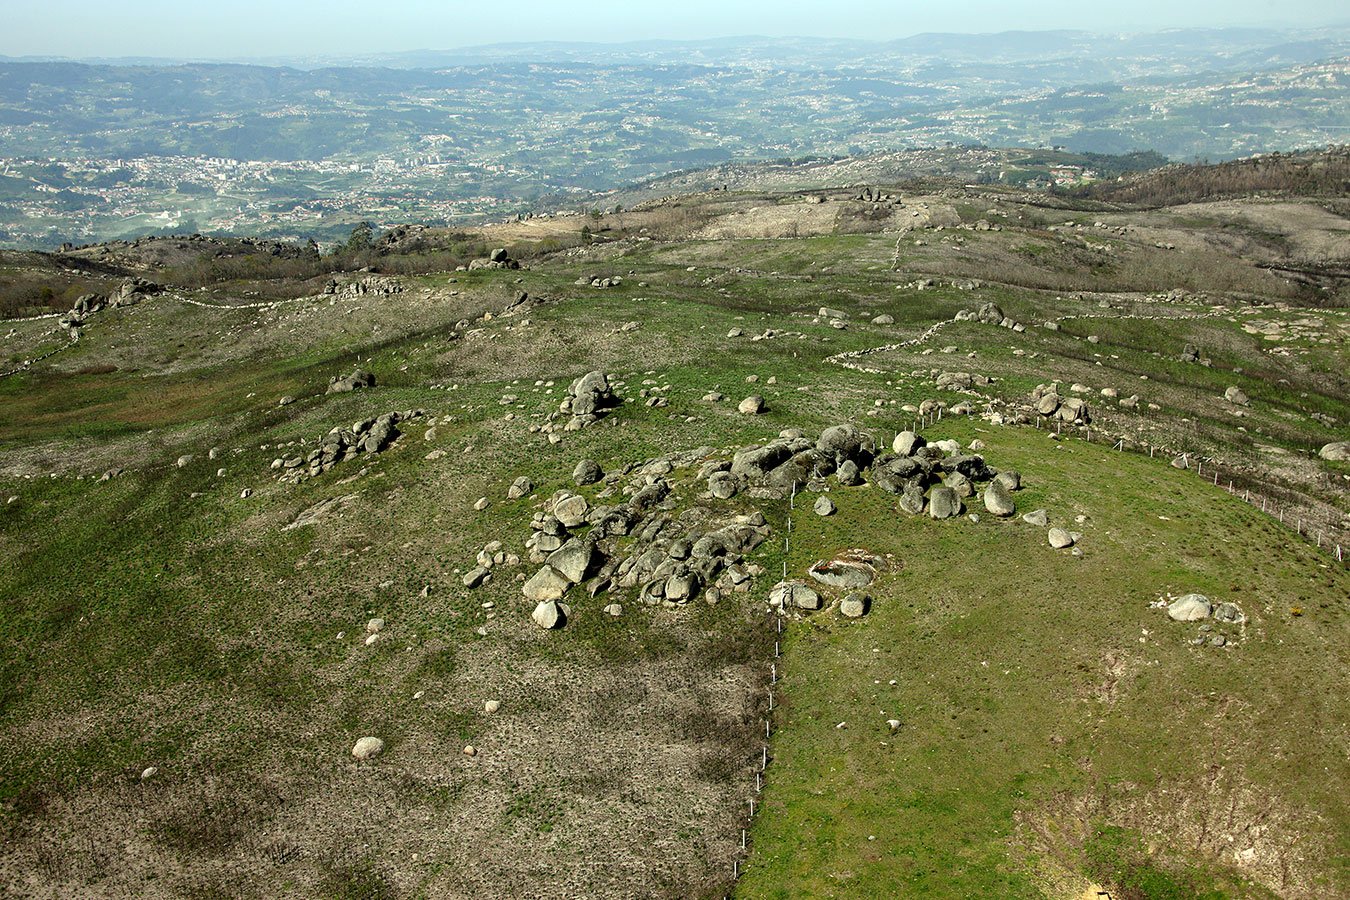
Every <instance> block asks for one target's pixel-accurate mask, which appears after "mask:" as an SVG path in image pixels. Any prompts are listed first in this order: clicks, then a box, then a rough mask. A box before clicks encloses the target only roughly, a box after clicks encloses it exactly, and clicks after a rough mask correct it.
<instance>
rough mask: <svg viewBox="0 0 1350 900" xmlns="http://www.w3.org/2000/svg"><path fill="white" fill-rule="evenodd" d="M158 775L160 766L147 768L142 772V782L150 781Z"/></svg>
mask: <svg viewBox="0 0 1350 900" xmlns="http://www.w3.org/2000/svg"><path fill="white" fill-rule="evenodd" d="M158 774H159V767H158V766H147V767H146V768H145V769H143V770H141V781H146V780H148V779H151V778H154V777H155V776H156V775H158Z"/></svg>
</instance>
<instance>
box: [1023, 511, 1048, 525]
mask: <svg viewBox="0 0 1350 900" xmlns="http://www.w3.org/2000/svg"><path fill="white" fill-rule="evenodd" d="M1022 521H1023V522H1026V523H1027V524H1028V525H1035V526H1036V527H1037V528H1044V527H1045V526H1047V525H1049V524H1050V517H1049V516H1047V515H1046V514H1045V510H1043V509H1037V510H1032V511H1031V512H1029V513H1027V514H1026V515H1024V516H1023V517H1022Z"/></svg>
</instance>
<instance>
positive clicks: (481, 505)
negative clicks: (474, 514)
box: [473, 497, 490, 512]
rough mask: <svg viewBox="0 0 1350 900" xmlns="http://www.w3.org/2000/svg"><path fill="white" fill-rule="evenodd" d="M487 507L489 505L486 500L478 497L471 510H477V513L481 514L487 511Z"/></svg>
mask: <svg viewBox="0 0 1350 900" xmlns="http://www.w3.org/2000/svg"><path fill="white" fill-rule="evenodd" d="M489 505H490V504H489V502H488V498H486V497H479V498H478V500H477V502H476V503H474V505H473V508H474V509H476V510H478V511H479V512H482V511H483V510H485V509H487V508H488V506H489Z"/></svg>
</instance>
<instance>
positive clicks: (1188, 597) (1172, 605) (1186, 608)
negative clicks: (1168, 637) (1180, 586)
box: [1154, 594, 1247, 647]
mask: <svg viewBox="0 0 1350 900" xmlns="http://www.w3.org/2000/svg"><path fill="white" fill-rule="evenodd" d="M1154 605H1155V606H1163V607H1166V609H1167V617H1168V618H1169V619H1171V620H1172V621H1174V622H1201V623H1203V624H1201V625H1200V631H1199V633H1198V634H1197V635H1196V636H1195V637H1193V638H1192V639H1191V643H1192V644H1194V645H1195V646H1197V647H1225V646H1228V645H1229V644H1230V643H1232V642H1233V640H1234V639H1235V637H1236V635H1230V634H1228V633H1225V631H1224V630H1223V629H1224V626H1229V627H1239V628H1240V627H1241V626H1242V625H1245V624H1246V623H1247V616H1246V614H1244V613H1243V612H1242V607H1240V606H1238V605H1237V604H1236V603H1219V604H1217V605H1216V604H1214V603H1213V602H1212V601H1211V600H1210V599H1209V598H1208V597H1206V596H1205V595H1204V594H1183V595H1182V596H1180V597H1177V598H1175V599H1171V598H1170V597H1169V598H1167V599H1163V600H1159V601H1158V602H1157V603H1155V604H1154Z"/></svg>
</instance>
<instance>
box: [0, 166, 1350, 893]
mask: <svg viewBox="0 0 1350 900" xmlns="http://www.w3.org/2000/svg"><path fill="white" fill-rule="evenodd" d="M916 190H917V189H913V186H910V187H904V186H894V185H892V186H886V185H883V186H879V187H878V186H875V185H873V186H867V187H841V188H837V189H829V190H826V189H814V190H810V191H803V192H799V193H771V192H752V191H749V190H747V191H734V190H733V191H714V192H710V193H706V194H697V195H686V196H680V197H667V198H664V199H660V200H651V201H648V202H645V203H643V204H640V205H638V206H636V207H634V208H632V209H629V210H621V211H617V212H611V213H609V214H607V215H604V216H597V217H572V218H558V219H545V218H539V219H530V220H526V221H523V222H516V223H510V224H508V225H503V226H496V227H492V228H488V229H485V230H484V232H483V233H481V234H476V235H462V234H447V233H442V232H436V231H435V230H430V229H414V230H403V231H401V232H399V233H397V234H392V235H387V236H385V237H384V238H383V239H381V240H379V241H377V242H376V243H375V244H373V245H372V246H371V247H370V248H368V249H363V250H362V251H361V252H360V253H359V254H355V255H353V254H351V253H349V254H348V255H347V256H345V257H342V258H341V259H339V258H338V257H336V256H334V257H322V256H320V255H319V254H318V253H317V251H315V250H314V249H313V248H287V247H284V246H282V245H276V244H272V243H268V242H237V241H235V242H218V241H213V240H211V239H202V238H197V239H187V238H184V239H181V240H179V239H165V241H167V243H166V242H165V241H144V242H133V243H121V244H115V245H106V246H98V247H90V248H72V249H71V250H70V251H69V252H67V253H63V254H56V255H35V254H7V255H6V256H5V257H4V258H3V259H0V264H2V265H0V287H3V288H5V289H6V290H8V291H9V293H8V294H7V295H6V296H10V297H12V298H19V299H17V300H15V301H14V304H19V302H20V300H22V303H23V304H24V305H23V306H22V307H20V306H19V305H13V308H12V310H11V311H12V312H13V313H14V317H12V318H10V319H7V320H5V321H4V322H0V336H3V343H0V499H2V500H3V501H4V502H3V504H2V505H0V603H2V604H3V605H2V606H0V802H2V803H3V805H2V806H0V840H3V843H2V844H0V896H14V897H19V896H24V897H28V896H50V897H65V896H127V897H130V896H136V897H142V896H163V897H223V896H230V897H275V896H294V897H469V896H473V897H521V896H531V897H558V898H562V897H639V896H641V897H648V896H657V897H691V896H694V897H700V896H701V897H721V896H725V895H728V894H734V895H735V896H744V897H799V896H838V897H880V896H923V897H954V898H957V897H959V898H966V897H977V896H987V897H1047V898H1079V897H1083V896H1089V897H1093V896H1097V892H1098V891H1099V890H1101V891H1109V892H1110V895H1111V896H1113V897H1126V898H1133V897H1191V896H1203V897H1226V896H1243V897H1289V898H1324V897H1334V896H1345V895H1347V894H1350V867H1347V865H1346V860H1347V858H1350V807H1347V803H1346V797H1347V796H1350V780H1348V777H1347V776H1348V775H1350V770H1347V768H1346V765H1345V759H1346V751H1347V746H1348V743H1347V742H1348V741H1350V734H1347V731H1346V724H1345V722H1346V711H1347V706H1346V700H1345V697H1346V691H1347V687H1350V685H1348V684H1347V677H1346V672H1347V670H1348V667H1347V664H1348V663H1350V659H1347V647H1350V642H1347V637H1350V630H1348V627H1347V623H1348V622H1350V619H1347V597H1350V573H1347V569H1346V564H1347V563H1346V561H1345V558H1344V557H1345V552H1347V551H1350V445H1348V444H1347V443H1346V441H1347V439H1348V438H1350V425H1348V424H1347V423H1350V375H1347V367H1346V362H1347V359H1348V358H1350V357H1348V355H1347V354H1348V352H1350V351H1348V349H1347V341H1350V290H1347V286H1346V282H1345V279H1344V277H1343V274H1338V273H1343V272H1344V271H1345V266H1346V263H1347V260H1350V223H1347V220H1346V219H1345V218H1344V216H1343V214H1342V213H1343V212H1344V210H1343V209H1342V208H1340V207H1339V206H1338V205H1337V202H1336V200H1335V198H1330V199H1327V198H1316V197H1311V198H1309V197H1303V198H1290V197H1283V198H1281V197H1268V198H1263V199H1259V200H1256V199H1253V200H1243V201H1239V200H1222V201H1213V202H1198V203H1189V204H1186V205H1184V206H1175V207H1162V208H1154V209H1147V210H1145V209H1135V208H1130V207H1126V206H1123V205H1119V204H1116V205H1108V204H1106V203H1100V202H1096V201H1091V200H1084V199H1079V200H1072V201H1070V200H1064V201H1062V202H1059V201H1051V200H1047V199H1046V198H1044V197H1041V198H1040V199H1039V200H1038V201H1037V202H1035V203H1033V202H1030V201H1029V199H1028V198H1027V197H1025V196H1023V195H1021V194H1018V193H1015V192H1010V191H1004V190H1000V189H993V188H991V189H983V188H963V187H959V186H955V185H941V184H932V185H927V186H926V187H925V188H924V190H923V191H922V192H916ZM354 244H355V242H353V245H354ZM349 249H350V248H349ZM44 287H45V288H47V290H46V291H45V292H44V291H43V290H42V289H43V288H44ZM24 298H27V299H24ZM1342 548H1343V549H1342Z"/></svg>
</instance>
